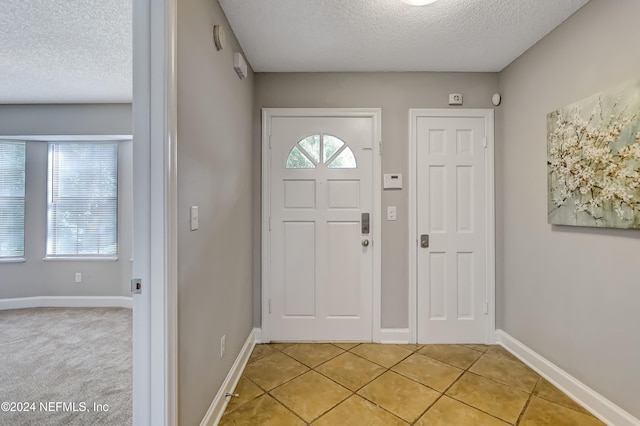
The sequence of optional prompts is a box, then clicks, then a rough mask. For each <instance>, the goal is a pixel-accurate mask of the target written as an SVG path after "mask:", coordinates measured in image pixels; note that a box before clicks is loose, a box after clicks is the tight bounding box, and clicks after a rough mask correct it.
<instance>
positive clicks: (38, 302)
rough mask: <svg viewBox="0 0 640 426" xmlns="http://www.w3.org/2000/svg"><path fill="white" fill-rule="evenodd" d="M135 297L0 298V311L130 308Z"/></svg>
mask: <svg viewBox="0 0 640 426" xmlns="http://www.w3.org/2000/svg"><path fill="white" fill-rule="evenodd" d="M132 307H133V299H132V298H131V297H125V296H38V297H16V298H13V299H0V311H3V310H6V309H25V308H129V309H131V308H132Z"/></svg>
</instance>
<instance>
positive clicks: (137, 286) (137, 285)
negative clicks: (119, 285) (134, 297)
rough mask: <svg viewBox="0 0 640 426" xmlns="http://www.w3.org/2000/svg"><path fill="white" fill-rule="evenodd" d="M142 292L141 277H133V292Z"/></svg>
mask: <svg viewBox="0 0 640 426" xmlns="http://www.w3.org/2000/svg"><path fill="white" fill-rule="evenodd" d="M141 293H142V280H141V279H140V278H133V279H132V280H131V294H141Z"/></svg>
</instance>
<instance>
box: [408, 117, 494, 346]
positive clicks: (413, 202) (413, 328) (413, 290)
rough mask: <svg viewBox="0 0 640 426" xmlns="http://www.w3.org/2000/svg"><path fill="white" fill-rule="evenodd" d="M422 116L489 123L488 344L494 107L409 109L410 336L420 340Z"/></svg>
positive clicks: (489, 334) (490, 332) (489, 327)
mask: <svg viewBox="0 0 640 426" xmlns="http://www.w3.org/2000/svg"><path fill="white" fill-rule="evenodd" d="M418 117H475V118H483V119H484V123H485V132H486V134H485V137H486V139H487V148H486V149H485V194H484V197H485V232H486V236H487V238H486V245H485V250H486V265H485V266H486V269H485V270H486V272H485V279H486V290H487V293H486V302H487V303H488V307H489V308H488V311H489V312H488V314H487V317H488V318H487V323H486V330H485V343H487V344H492V343H494V341H495V337H494V336H495V329H496V315H495V311H496V309H495V299H496V297H495V294H496V286H495V276H496V268H495V265H496V262H495V259H496V244H495V216H496V212H495V210H496V209H495V179H494V172H495V170H494V144H495V141H494V111H493V109H467V108H462V109H430V108H411V109H409V339H410V342H411V343H417V341H418V263H417V258H418V214H417V208H418V198H417V197H418V188H417V178H418V167H417V166H418V164H417V162H418V158H417V153H418V146H417V140H416V138H417V134H416V121H417V119H418Z"/></svg>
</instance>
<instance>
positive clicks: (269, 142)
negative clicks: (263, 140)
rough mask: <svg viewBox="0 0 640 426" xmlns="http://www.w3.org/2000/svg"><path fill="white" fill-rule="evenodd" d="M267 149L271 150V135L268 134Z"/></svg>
mask: <svg viewBox="0 0 640 426" xmlns="http://www.w3.org/2000/svg"><path fill="white" fill-rule="evenodd" d="M269 149H271V134H269Z"/></svg>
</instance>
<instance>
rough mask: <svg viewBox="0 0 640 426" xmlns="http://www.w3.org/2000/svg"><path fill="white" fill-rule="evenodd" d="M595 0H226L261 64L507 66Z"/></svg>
mask: <svg viewBox="0 0 640 426" xmlns="http://www.w3.org/2000/svg"><path fill="white" fill-rule="evenodd" d="M588 1H589V0H439V1H438V2H436V3H434V4H431V5H428V6H422V7H416V6H409V5H407V4H405V3H402V2H401V1H400V0H220V4H221V6H222V8H223V10H224V12H225V15H226V16H227V19H228V20H229V22H230V24H231V27H232V29H233V31H234V33H235V34H236V36H237V38H238V40H239V41H240V44H241V46H242V49H243V50H244V52H245V55H246V57H247V59H248V61H249V62H250V63H251V65H252V67H253V69H254V70H255V71H258V72H285V71H300V72H305V71H500V70H502V69H503V68H504V67H506V66H507V65H509V64H510V63H511V62H512V61H513V60H514V59H516V58H517V57H518V56H520V55H521V54H522V53H524V52H525V51H526V50H527V49H528V48H530V47H531V46H533V45H534V44H535V43H536V42H537V41H539V40H540V39H541V38H542V37H544V36H545V35H546V34H548V33H549V32H550V31H551V30H553V29H554V28H555V27H557V26H558V25H559V24H560V23H562V22H563V21H564V20H565V19H566V18H568V17H569V16H570V15H572V14H573V13H574V12H575V11H576V10H578V9H579V8H580V7H582V6H583V5H585V4H586V3H587V2H588Z"/></svg>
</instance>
